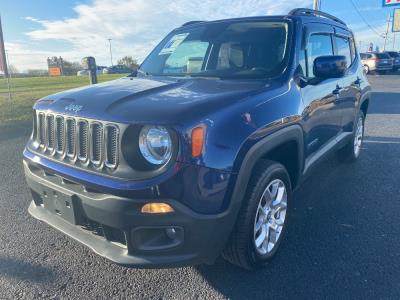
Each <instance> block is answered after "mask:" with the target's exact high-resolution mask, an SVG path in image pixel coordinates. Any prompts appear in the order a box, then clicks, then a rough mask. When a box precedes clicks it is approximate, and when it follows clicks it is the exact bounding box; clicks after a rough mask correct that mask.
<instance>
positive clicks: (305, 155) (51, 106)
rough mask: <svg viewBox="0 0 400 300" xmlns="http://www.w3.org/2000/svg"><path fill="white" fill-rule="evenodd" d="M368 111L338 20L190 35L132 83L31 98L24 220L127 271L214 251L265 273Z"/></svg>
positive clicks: (284, 21)
mask: <svg viewBox="0 0 400 300" xmlns="http://www.w3.org/2000/svg"><path fill="white" fill-rule="evenodd" d="M369 99H370V85H369V83H368V81H367V78H366V76H365V74H364V72H363V66H362V64H361V62H360V58H359V54H358V53H357V49H356V46H355V44H354V37H353V34H352V32H351V31H350V30H349V29H348V28H347V26H346V24H345V23H343V22H342V21H341V20H339V19H337V18H335V17H333V16H331V15H328V14H325V13H322V12H316V11H313V10H309V9H296V10H293V11H292V12H291V13H289V14H288V15H286V16H265V17H248V18H238V19H229V20H220V21H212V22H189V23H187V24H184V25H183V26H182V27H180V28H177V29H175V30H173V31H172V32H171V33H170V34H168V35H167V36H166V37H165V39H164V40H163V41H161V43H160V44H159V45H158V46H157V47H156V48H155V49H154V51H152V52H151V54H150V55H149V56H148V57H147V59H146V60H145V61H144V62H143V64H142V65H141V67H140V69H139V70H138V72H137V73H135V74H133V75H131V76H128V77H125V78H122V79H119V80H116V81H111V82H107V83H102V84H96V85H92V86H89V87H86V88H79V89H75V90H71V91H65V92H61V93H58V94H55V95H51V96H48V97H44V98H43V99H40V100H39V101H37V103H36V104H35V105H34V129H33V134H32V137H31V138H30V140H29V142H28V144H27V146H26V149H25V151H24V168H25V174H26V179H27V182H28V185H29V187H30V189H31V191H32V197H33V201H32V203H31V205H30V207H29V212H30V213H31V214H32V215H33V216H34V217H35V218H37V219H39V220H42V221H44V222H46V223H48V224H49V225H51V226H53V227H55V228H57V229H59V230H60V231H61V232H63V233H65V234H66V235H68V236H70V237H72V238H74V239H76V240H78V241H79V242H81V243H83V244H85V245H87V246H88V247H90V248H91V249H92V250H93V251H95V252H96V253H97V254H99V255H101V256H103V257H106V258H108V259H110V260H112V261H114V262H116V263H119V264H123V265H133V266H141V267H154V266H158V267H161V266H171V265H173V266H177V265H187V264H199V263H213V262H214V261H215V259H216V258H217V257H218V256H219V255H220V254H221V253H222V255H223V257H225V258H226V259H227V260H228V261H230V262H232V263H234V264H237V265H239V266H241V267H244V268H248V269H252V268H255V267H259V266H264V265H265V264H266V262H267V261H268V260H269V259H270V258H271V257H272V256H273V255H274V254H275V253H276V251H277V249H278V246H279V244H280V243H281V241H282V239H283V236H284V233H285V231H286V229H287V221H288V217H289V216H290V214H288V211H289V210H290V209H291V207H292V205H293V201H294V199H293V190H295V189H296V188H297V187H298V186H300V185H301V184H302V182H303V180H304V178H305V176H306V175H307V174H309V173H310V172H311V170H312V168H313V167H314V166H315V165H316V164H317V162H319V161H320V160H321V159H323V158H325V157H327V155H328V153H331V152H334V151H338V154H339V158H340V159H341V160H343V161H355V160H357V158H358V157H359V155H360V151H361V148H362V141H363V135H364V121H365V117H366V115H367V110H368V103H369ZM321 197H322V198H323V195H321ZM296 200H300V199H296ZM44 242H46V241H44ZM335 250H337V249H332V251H335Z"/></svg>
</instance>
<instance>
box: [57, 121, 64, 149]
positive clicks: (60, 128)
mask: <svg viewBox="0 0 400 300" xmlns="http://www.w3.org/2000/svg"><path fill="white" fill-rule="evenodd" d="M64 132H65V121H64V117H61V116H57V117H56V137H57V148H56V151H57V153H58V154H61V155H62V154H63V153H64V149H65V134H64Z"/></svg>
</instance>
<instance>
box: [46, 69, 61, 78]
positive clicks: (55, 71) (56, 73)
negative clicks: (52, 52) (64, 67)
mask: <svg viewBox="0 0 400 300" xmlns="http://www.w3.org/2000/svg"><path fill="white" fill-rule="evenodd" d="M49 75H50V76H61V68H59V67H52V68H49Z"/></svg>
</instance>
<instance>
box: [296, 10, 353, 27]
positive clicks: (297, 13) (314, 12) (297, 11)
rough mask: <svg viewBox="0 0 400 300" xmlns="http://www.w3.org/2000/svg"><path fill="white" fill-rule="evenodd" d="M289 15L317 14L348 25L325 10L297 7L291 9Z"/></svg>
mask: <svg viewBox="0 0 400 300" xmlns="http://www.w3.org/2000/svg"><path fill="white" fill-rule="evenodd" d="M289 15H290V16H301V15H304V16H316V17H318V16H319V17H324V18H327V19H331V20H333V21H335V22H338V23H340V24H342V25H345V26H347V25H346V23H345V22H343V21H342V20H340V19H339V18H336V17H334V16H332V15H330V14H328V13H325V12H323V11H319V10H314V9H309V8H295V9H293V10H291V11H290V12H289Z"/></svg>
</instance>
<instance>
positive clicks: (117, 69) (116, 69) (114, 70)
mask: <svg viewBox="0 0 400 300" xmlns="http://www.w3.org/2000/svg"><path fill="white" fill-rule="evenodd" d="M132 72H133V69H131V68H128V67H127V66H125V65H115V66H112V67H108V68H104V69H103V74H127V73H132Z"/></svg>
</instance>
